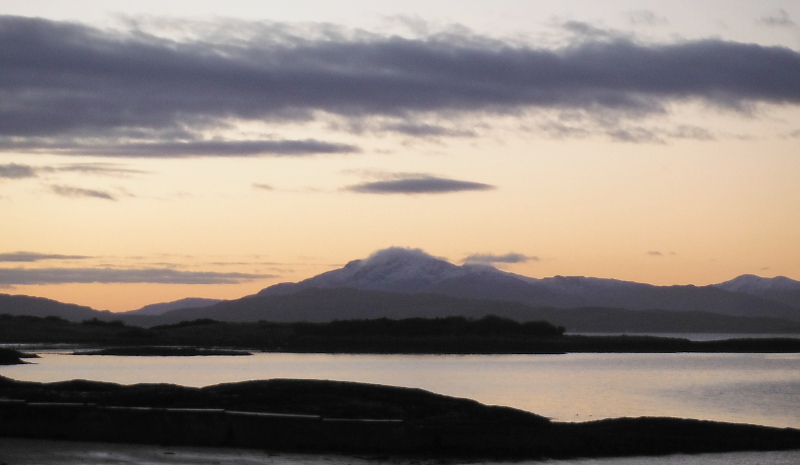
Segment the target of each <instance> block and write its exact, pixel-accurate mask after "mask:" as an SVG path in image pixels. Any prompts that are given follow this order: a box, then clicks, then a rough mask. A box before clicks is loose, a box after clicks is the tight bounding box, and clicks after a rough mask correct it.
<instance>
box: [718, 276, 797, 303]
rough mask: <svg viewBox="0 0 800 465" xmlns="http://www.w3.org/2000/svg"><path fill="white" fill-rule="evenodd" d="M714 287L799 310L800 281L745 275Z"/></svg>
mask: <svg viewBox="0 0 800 465" xmlns="http://www.w3.org/2000/svg"><path fill="white" fill-rule="evenodd" d="M714 287H716V288H719V289H722V290H725V291H728V292H735V293H739V294H749V295H753V296H757V297H760V298H762V299H767V300H771V301H774V302H780V303H783V304H786V305H789V306H790V307H793V308H800V281H795V280H794V279H789V278H787V277H785V276H776V277H774V278H762V277H760V276H755V275H752V274H745V275H742V276H739V277H737V278H734V279H732V280H730V281H726V282H724V283H720V284H715V285H714Z"/></svg>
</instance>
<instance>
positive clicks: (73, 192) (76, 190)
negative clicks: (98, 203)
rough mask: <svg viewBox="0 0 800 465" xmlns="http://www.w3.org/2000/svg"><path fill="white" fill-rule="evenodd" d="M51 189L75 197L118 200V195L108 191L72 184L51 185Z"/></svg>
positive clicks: (62, 194) (65, 195)
mask: <svg viewBox="0 0 800 465" xmlns="http://www.w3.org/2000/svg"><path fill="white" fill-rule="evenodd" d="M50 189H51V190H52V191H53V192H55V193H56V194H58V195H60V196H62V197H75V198H80V197H90V198H96V199H104V200H117V199H116V197H114V196H113V195H111V194H109V193H108V192H105V191H99V190H95V189H83V188H81V187H71V186H61V185H53V186H50Z"/></svg>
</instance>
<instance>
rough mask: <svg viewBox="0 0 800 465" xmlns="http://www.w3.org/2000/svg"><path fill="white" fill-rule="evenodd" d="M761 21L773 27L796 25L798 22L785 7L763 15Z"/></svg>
mask: <svg viewBox="0 0 800 465" xmlns="http://www.w3.org/2000/svg"><path fill="white" fill-rule="evenodd" d="M759 22H761V23H762V24H765V25H767V26H773V27H795V26H796V24H795V22H794V21H792V18H791V17H790V16H789V13H787V12H786V10H784V9H778V10H775V11H773V12H771V13H769V14H767V15H765V16H763V17H762V18H761V19H760V20H759Z"/></svg>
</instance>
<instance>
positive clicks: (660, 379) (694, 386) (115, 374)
mask: <svg viewBox="0 0 800 465" xmlns="http://www.w3.org/2000/svg"><path fill="white" fill-rule="evenodd" d="M41 357H42V358H40V359H37V360H35V362H36V364H31V365H15V366H6V367H0V374H3V375H4V376H8V377H11V378H14V379H19V380H27V381H62V380H68V379H77V378H82V379H91V380H99V381H111V382H117V383H122V384H134V383H142V382H146V383H174V384H182V385H187V386H207V385H211V384H217V383H224V382H232V381H242V380H249V379H269V378H318V379H335V380H346V381H361V382H369V383H379V384H390V385H396V386H408V387H419V388H423V389H427V390H430V391H433V392H437V393H441V394H447V395H452V396H458V397H467V398H470V399H475V400H478V401H480V402H483V403H486V404H498V405H508V406H512V407H517V408H521V409H524V410H528V411H532V412H535V413H538V414H540V415H545V416H547V417H550V418H553V419H556V420H561V421H585V420H592V419H600V418H610V417H620V416H674V417H683V418H699V419H707V420H720V421H732V422H739V423H754V424H760V425H770V426H789V427H795V428H800V354H567V355H466V356H452V355H443V356H431V355H424V356H402V355H329V354H271V353H259V354H256V355H253V356H250V357H117V356H80V355H68V354H64V353H45V354H41Z"/></svg>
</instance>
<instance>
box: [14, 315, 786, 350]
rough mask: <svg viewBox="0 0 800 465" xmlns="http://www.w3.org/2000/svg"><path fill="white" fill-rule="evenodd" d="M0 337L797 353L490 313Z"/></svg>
mask: <svg viewBox="0 0 800 465" xmlns="http://www.w3.org/2000/svg"><path fill="white" fill-rule="evenodd" d="M0 342H3V343H67V344H80V345H94V346H105V347H125V346H130V347H156V346H160V347H163V346H179V347H205V348H209V347H215V348H219V347H224V348H237V349H248V350H262V351H273V352H327V353H454V354H460V353H485V354H492V353H521V354H523V353H528V354H535V353H565V352H800V339H795V338H774V339H732V340H723V341H704V342H696V341H690V340H688V339H681V338H665V337H654V336H575V335H566V334H564V328H563V327H558V326H554V325H552V324H550V323H547V322H541V321H540V322H525V323H520V322H517V321H514V320H511V319H507V318H501V317H497V316H488V317H484V318H480V319H470V318H464V317H447V318H432V319H425V318H408V319H402V320H392V319H387V318H381V319H374V320H339V321H333V322H330V323H273V322H267V321H259V322H255V323H229V322H220V321H214V320H211V319H199V320H192V321H183V322H180V323H175V324H170V325H162V326H154V327H152V328H140V327H137V326H131V325H126V324H121V323H119V322H96V321H92V320H89V321H88V322H87V321H85V322H82V323H71V322H68V321H65V320H63V319H60V318H50V317H47V318H40V317H30V316H9V315H0Z"/></svg>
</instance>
